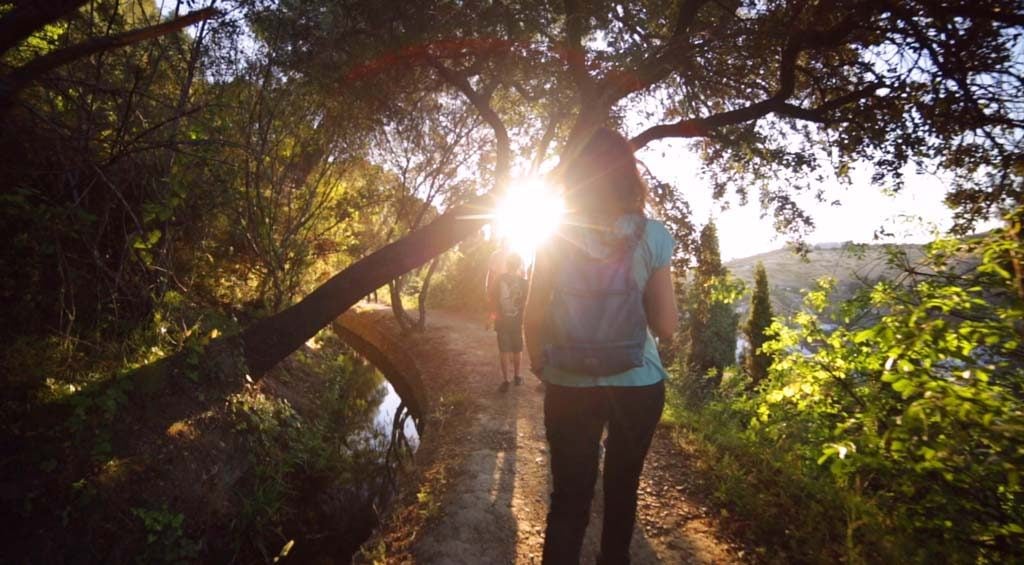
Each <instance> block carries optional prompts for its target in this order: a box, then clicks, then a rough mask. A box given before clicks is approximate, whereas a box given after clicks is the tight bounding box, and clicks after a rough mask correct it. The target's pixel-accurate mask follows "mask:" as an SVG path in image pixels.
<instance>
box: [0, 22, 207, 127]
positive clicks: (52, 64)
mask: <svg viewBox="0 0 1024 565" xmlns="http://www.w3.org/2000/svg"><path fill="white" fill-rule="evenodd" d="M220 13H221V12H220V11H219V10H216V9H214V8H203V9H202V10H196V11H194V12H189V13H188V14H185V15H184V16H181V17H180V18H175V19H173V20H170V21H167V22H164V23H161V24H156V25H152V26H148V27H144V28H139V29H133V30H131V31H126V32H124V33H119V34H117V35H110V36H106V37H97V38H95V39H91V40H89V41H84V42H82V43H77V44H75V45H71V46H69V47H65V48H63V49H58V50H56V51H52V52H50V53H47V54H46V55H43V56H41V57H36V58H35V59H33V60H32V61H30V62H29V63H27V64H25V65H23V66H21V67H18V68H17V69H15V70H13V71H11V72H10V73H8V74H7V75H6V76H4V77H2V78H0V111H2V108H3V107H4V106H6V105H7V104H9V103H10V102H11V101H12V100H13V99H14V96H16V95H17V94H18V92H20V91H21V90H22V89H23V88H25V87H26V86H28V84H29V83H31V82H32V81H34V80H36V79H37V78H39V77H40V76H41V75H43V74H45V73H47V72H49V71H52V70H53V69H56V68H58V67H62V66H64V65H67V64H68V63H71V62H74V61H77V60H78V59H82V58H84V57H88V56H90V55H94V54H96V53H102V52H104V51H109V50H111V49H116V48H118V47H124V46H127V45H132V44H134V43H139V42H140V41H146V40H147V39H153V38H156V37H160V36H163V35H167V34H169V33H173V32H175V31H178V30H180V29H182V28H185V27H188V26H190V25H192V24H194V23H196V22H200V21H203V20H207V19H210V18H213V17H216V16H219V15H220Z"/></svg>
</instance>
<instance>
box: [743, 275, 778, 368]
mask: <svg viewBox="0 0 1024 565" xmlns="http://www.w3.org/2000/svg"><path fill="white" fill-rule="evenodd" d="M772 316H773V314H772V304H771V301H770V299H769V296H768V273H767V272H765V270H764V265H763V264H761V262H760V261H758V262H757V267H756V268H755V269H754V292H753V294H751V296H750V318H748V319H747V323H746V324H745V325H744V326H743V334H744V336H745V337H746V338H747V343H749V344H750V351H749V352H747V354H746V356H745V364H744V365H745V367H744V368H745V369H746V370H747V375H749V376H750V381H751V384H752V386H757V384H758V383H760V382H761V381H762V380H763V379H764V378H765V377H766V376H767V375H768V366H769V365H770V364H771V357H769V356H768V355H766V354H765V353H763V352H762V351H761V346H762V345H764V343H765V342H766V341H768V337H767V336H766V335H765V332H766V331H767V329H768V327H769V326H771V325H772Z"/></svg>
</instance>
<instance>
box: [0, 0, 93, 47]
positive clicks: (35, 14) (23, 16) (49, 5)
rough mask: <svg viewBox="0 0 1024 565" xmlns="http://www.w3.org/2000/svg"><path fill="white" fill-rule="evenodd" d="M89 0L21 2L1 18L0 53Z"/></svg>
mask: <svg viewBox="0 0 1024 565" xmlns="http://www.w3.org/2000/svg"><path fill="white" fill-rule="evenodd" d="M86 1H87V0H46V1H37V2H19V3H18V4H17V5H16V6H15V7H14V9H13V10H11V11H10V12H7V13H6V14H4V17H2V18H0V55H3V54H4V53H6V52H7V51H9V50H10V49H11V48H13V47H14V46H15V45H17V44H19V43H21V42H22V41H24V40H25V39H26V38H28V36H30V35H32V34H33V33H35V32H37V31H39V30H40V29H42V28H43V27H45V26H47V25H49V24H52V23H53V22H55V21H57V20H59V19H61V18H63V17H64V16H66V15H68V14H70V13H71V12H74V11H75V10H77V9H78V8H80V7H82V5H83V4H85V3H86Z"/></svg>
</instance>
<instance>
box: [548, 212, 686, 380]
mask: <svg viewBox="0 0 1024 565" xmlns="http://www.w3.org/2000/svg"><path fill="white" fill-rule="evenodd" d="M640 220H641V217H640V216H639V215H627V216H623V217H621V218H620V219H619V221H618V222H617V223H616V225H615V228H614V229H615V231H616V232H618V233H620V234H628V233H636V231H637V228H638V227H639V226H638V224H637V222H639V221H640ZM646 222H647V225H646V226H645V229H644V237H643V240H642V241H640V242H639V243H638V244H637V246H636V250H635V251H634V252H633V276H634V277H636V282H637V285H639V287H640V288H641V289H644V288H647V280H648V279H649V278H650V277H651V273H653V272H654V270H655V269H659V268H661V267H664V266H666V265H668V264H669V261H671V260H672V250H673V248H674V247H675V241H673V239H672V235H671V234H670V233H669V232H668V229H667V228H665V224H663V223H661V222H659V221H657V220H646ZM564 231H565V233H564V235H565V237H566V238H567V239H569V240H571V241H572V242H573V243H576V244H577V245H579V246H581V247H582V248H583V249H584V250H585V251H586V252H587V253H589V254H590V255H592V256H594V257H601V256H603V255H606V254H607V253H608V252H609V250H608V249H607V247H606V246H605V244H603V243H602V239H603V238H602V237H601V234H599V233H598V232H597V230H596V229H594V228H585V227H578V226H569V227H566V228H565V230H564ZM543 372H544V381H546V382H549V383H552V384H556V385H561V386H573V387H591V386H647V385H653V384H655V383H658V382H659V381H661V380H663V379H665V378H666V377H667V376H668V375H667V374H666V373H665V368H664V367H663V366H662V364H661V357H659V356H658V348H657V346H656V345H655V343H654V336H652V335H651V331H650V328H648V330H647V343H645V344H644V364H643V366H641V367H636V368H635V369H630V370H628V371H626V372H623V373H618V374H615V375H609V376H605V377H594V376H590V375H580V374H576V373H570V372H568V371H563V370H560V369H557V368H555V367H544V371H543Z"/></svg>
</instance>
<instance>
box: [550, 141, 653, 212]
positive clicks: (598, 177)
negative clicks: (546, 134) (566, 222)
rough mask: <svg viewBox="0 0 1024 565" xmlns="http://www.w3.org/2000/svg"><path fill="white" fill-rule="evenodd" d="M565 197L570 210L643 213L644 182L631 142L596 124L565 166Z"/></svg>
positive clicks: (644, 199) (645, 193) (645, 196)
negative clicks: (595, 128)
mask: <svg viewBox="0 0 1024 565" xmlns="http://www.w3.org/2000/svg"><path fill="white" fill-rule="evenodd" d="M564 181H565V187H566V192H565V201H566V207H567V208H568V209H569V211H571V212H582V213H596V214H600V215H608V216H615V215H620V214H626V213H631V212H632V213H643V211H644V204H645V203H646V201H647V185H646V184H644V181H643V179H641V178H640V172H639V171H637V168H636V158H635V157H634V156H633V146H632V145H631V144H630V143H629V140H627V139H626V138H625V137H622V135H620V134H619V133H618V132H616V131H614V130H611V129H608V128H604V127H602V128H599V129H597V130H595V131H594V133H593V134H591V136H590V139H588V140H587V142H586V144H584V145H583V149H581V150H580V152H579V154H578V155H577V156H576V157H575V158H574V159H573V160H572V161H570V162H569V165H568V166H567V167H566V170H565V176H564Z"/></svg>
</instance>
